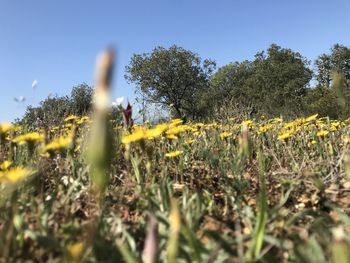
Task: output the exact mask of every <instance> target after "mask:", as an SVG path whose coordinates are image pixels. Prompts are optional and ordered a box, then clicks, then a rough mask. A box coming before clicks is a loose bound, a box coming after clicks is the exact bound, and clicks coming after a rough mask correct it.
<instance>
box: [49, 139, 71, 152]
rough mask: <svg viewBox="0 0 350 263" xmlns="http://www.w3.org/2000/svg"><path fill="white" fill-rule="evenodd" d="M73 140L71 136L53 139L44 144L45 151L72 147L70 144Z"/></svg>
mask: <svg viewBox="0 0 350 263" xmlns="http://www.w3.org/2000/svg"><path fill="white" fill-rule="evenodd" d="M72 141H73V139H72V137H71V136H67V137H60V138H57V139H54V140H53V141H51V142H50V143H48V144H47V145H45V146H44V148H43V152H53V151H61V150H65V149H67V148H69V147H70V145H71V144H72Z"/></svg>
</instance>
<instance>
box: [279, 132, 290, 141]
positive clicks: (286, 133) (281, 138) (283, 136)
mask: <svg viewBox="0 0 350 263" xmlns="http://www.w3.org/2000/svg"><path fill="white" fill-rule="evenodd" d="M290 136H291V134H290V133H289V132H285V133H282V134H280V135H279V136H278V138H277V139H278V140H285V139H287V138H289V137H290Z"/></svg>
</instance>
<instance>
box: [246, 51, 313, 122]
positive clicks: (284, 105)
mask: <svg viewBox="0 0 350 263" xmlns="http://www.w3.org/2000/svg"><path fill="white" fill-rule="evenodd" d="M266 53H267V54H265V52H264V51H263V52H259V53H257V54H256V56H255V60H254V61H253V64H252V67H253V70H252V74H251V75H250V76H249V78H248V79H247V81H246V82H245V86H246V89H247V91H246V94H247V96H248V97H249V98H250V99H251V100H252V101H253V102H254V104H255V107H256V109H257V111H259V112H261V113H263V114H266V115H269V116H278V115H289V116H291V115H294V116H295V115H299V114H300V113H301V112H302V110H303V109H302V105H303V98H304V97H305V95H306V93H307V90H308V85H309V82H310V80H311V78H312V71H311V70H310V69H309V68H308V65H309V61H307V60H306V59H305V58H304V57H303V56H301V55H300V54H299V53H297V52H294V51H292V50H291V49H286V48H281V47H280V46H278V45H276V44H272V45H271V46H270V47H269V48H268V50H267V52H266Z"/></svg>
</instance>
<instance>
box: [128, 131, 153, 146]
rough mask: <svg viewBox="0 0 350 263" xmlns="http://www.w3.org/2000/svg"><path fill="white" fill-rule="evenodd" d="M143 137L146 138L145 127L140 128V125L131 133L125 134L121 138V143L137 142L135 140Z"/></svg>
mask: <svg viewBox="0 0 350 263" xmlns="http://www.w3.org/2000/svg"><path fill="white" fill-rule="evenodd" d="M148 137H150V136H148ZM145 138H147V137H146V132H145V129H144V128H141V127H136V128H135V130H134V131H133V133H131V134H128V135H125V136H124V137H123V138H122V143H125V144H129V143H132V142H137V141H140V140H143V139H145Z"/></svg>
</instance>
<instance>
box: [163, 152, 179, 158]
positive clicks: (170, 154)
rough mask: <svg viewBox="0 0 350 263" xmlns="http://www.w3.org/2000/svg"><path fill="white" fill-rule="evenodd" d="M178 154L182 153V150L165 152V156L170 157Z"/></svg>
mask: <svg viewBox="0 0 350 263" xmlns="http://www.w3.org/2000/svg"><path fill="white" fill-rule="evenodd" d="M180 154H183V151H174V152H169V153H166V154H165V156H166V157H170V158H172V157H176V156H179V155H180Z"/></svg>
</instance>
